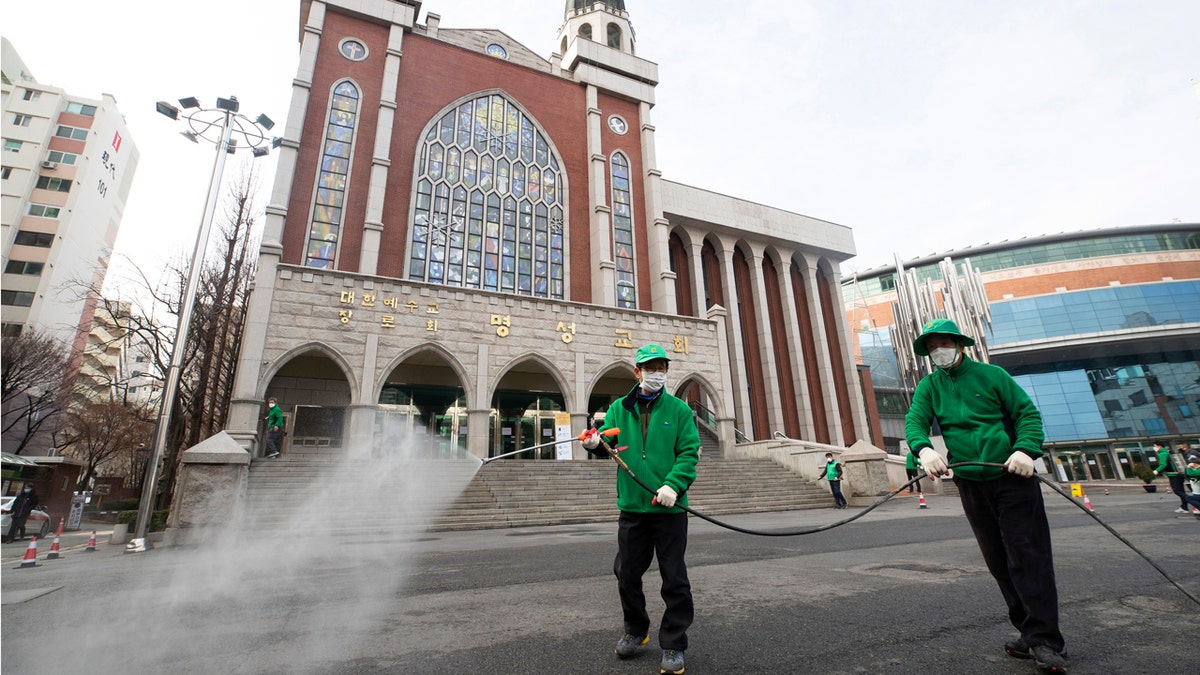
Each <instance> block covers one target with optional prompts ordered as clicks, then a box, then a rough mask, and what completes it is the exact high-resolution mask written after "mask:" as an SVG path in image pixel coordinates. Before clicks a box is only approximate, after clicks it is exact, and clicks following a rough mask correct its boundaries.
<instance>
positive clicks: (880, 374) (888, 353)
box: [858, 328, 901, 388]
mask: <svg viewBox="0 0 1200 675" xmlns="http://www.w3.org/2000/svg"><path fill="white" fill-rule="evenodd" d="M858 345H859V349H860V350H861V351H862V360H863V364H864V365H867V366H870V367H871V382H872V383H873V384H874V386H875V387H877V388H878V387H885V388H898V387H900V386H901V384H900V368H899V367H898V366H897V365H896V353H895V352H893V351H892V332H891V330H890V329H889V328H876V329H875V330H869V331H862V332H860V333H859V334H858Z"/></svg>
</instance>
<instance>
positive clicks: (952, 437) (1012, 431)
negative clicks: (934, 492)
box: [904, 355, 1045, 481]
mask: <svg viewBox="0 0 1200 675" xmlns="http://www.w3.org/2000/svg"><path fill="white" fill-rule="evenodd" d="M935 418H936V419H937V421H938V424H939V425H940V426H941V428H942V435H943V437H944V438H945V441H946V447H947V449H948V450H949V455H950V456H949V457H947V458H946V461H947V462H949V463H951V464H953V463H955V462H991V463H995V464H1003V463H1004V462H1005V461H1007V460H1008V458H1009V456H1010V455H1012V453H1013V451H1014V450H1020V451H1022V452H1024V453H1025V454H1027V455H1029V456H1030V457H1033V458H1034V459H1037V458H1038V457H1041V456H1042V440H1043V439H1044V438H1045V431H1044V430H1043V428H1042V414H1041V413H1040V412H1038V409H1037V407H1036V406H1035V405H1034V404H1033V401H1032V400H1030V398H1029V395H1028V394H1026V393H1025V390H1024V389H1021V387H1020V385H1018V384H1017V383H1016V381H1014V380H1013V379H1012V376H1011V375H1009V374H1008V373H1007V372H1006V371H1005V370H1004V369H1003V368H1001V367H999V366H994V365H992V364H990V363H979V362H977V361H972V360H971V359H969V358H967V356H966V355H963V357H962V362H961V363H959V364H958V365H957V366H955V367H953V368H950V369H949V370H943V369H941V368H939V369H937V370H935V371H934V372H932V373H930V374H929V375H926V376H925V378H924V379H922V380H921V381H920V382H919V383H918V384H917V389H916V391H915V392H913V402H912V407H911V408H909V410H908V414H907V415H906V416H905V418H904V432H905V437H906V439H907V441H908V447H910V448H912V451H913V452H915V453H918V454H919V453H920V452H921V450H922V449H923V448H929V447H932V446H933V444H932V443H930V441H929V428H930V425H931V423H932V422H933V420H934V419H935ZM1003 474H1004V469H1001V468H992V467H979V466H964V467H960V468H957V469H955V470H954V475H956V476H958V477H960V478H964V479H966V480H973V481H983V480H993V479H996V478H999V477H1000V476H1001V475H1003Z"/></svg>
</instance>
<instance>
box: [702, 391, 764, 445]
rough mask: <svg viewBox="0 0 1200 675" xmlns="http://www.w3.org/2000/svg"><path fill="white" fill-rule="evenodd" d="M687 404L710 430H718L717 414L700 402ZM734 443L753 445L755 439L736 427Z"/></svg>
mask: <svg viewBox="0 0 1200 675" xmlns="http://www.w3.org/2000/svg"><path fill="white" fill-rule="evenodd" d="M687 403H688V406H690V407H691V408H692V410H695V411H696V416H697V417H699V418H700V420H701V421H703V422H704V423H705V424H706V425H708V427H709V428H710V429H714V430H715V429H716V428H717V414H716V413H715V412H713V411H712V410H709V409H708V408H706V407H705V406H704V404H702V403H700V402H699V401H688V402H687ZM733 442H734V443H753V442H754V441H753V439H751V438H748V437H747V436H746V434H743V433H742V432H741V431H740V430H739V429H738V428H737V427H734V429H733Z"/></svg>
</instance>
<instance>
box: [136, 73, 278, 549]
mask: <svg viewBox="0 0 1200 675" xmlns="http://www.w3.org/2000/svg"><path fill="white" fill-rule="evenodd" d="M179 104H180V105H181V106H183V110H180V108H178V107H176V106H175V105H173V104H171V103H168V102H166V101H159V102H158V103H157V104H155V107H156V109H157V110H158V112H160V113H162V114H163V115H166V116H167V117H170V118H171V119H173V120H178V119H181V118H182V119H183V120H185V121H186V122H187V125H188V129H187V130H186V131H182V132H180V133H181V134H183V135H184V137H186V138H187V139H188V140H190V141H192V142H193V143H199V142H200V140H201V139H203V140H205V141H208V142H210V143H214V144H215V145H216V146H217V148H216V152H217V154H216V158H215V159H214V160H213V168H212V177H211V178H210V180H209V182H208V195H207V196H206V197H205V199H204V214H203V215H202V216H201V218H200V231H199V232H198V233H197V234H196V247H195V249H194V250H193V251H192V263H191V266H190V268H189V270H188V279H187V287H186V288H185V289H184V293H183V303H182V305H181V306H180V309H179V325H178V326H177V328H176V330H175V344H174V345H172V347H171V363H170V365H169V366H168V368H167V376H166V381H165V383H164V385H163V391H162V399H161V401H160V403H159V409H158V423H157V425H156V427H155V434H154V446H153V448H151V451H150V458H149V460H148V463H147V468H146V478H145V480H144V481H143V484H142V498H141V501H140V502H139V503H138V515H137V524H136V526H135V530H134V535H133V539H132V541H130V542H129V545H128V547H126V549H125V551H126V553H130V552H140V551H145V550H146V549H147V548H150V546H149V544H148V542H147V540H146V532H147V531H148V530H149V528H150V514H151V511H152V510H153V507H154V499H155V495H156V494H157V492H158V481H159V473H160V471H161V469H162V467H161V464H162V461H163V456H164V455H165V454H166V445H167V431H168V428H169V426H170V420H171V412H172V409H173V408H174V405H175V394H176V392H177V391H178V390H179V378H180V371H181V370H182V364H183V354H184V351H185V349H186V347H187V336H188V331H189V330H190V328H191V324H192V310H193V308H194V307H195V304H196V288H197V287H198V286H199V284H200V272H201V270H202V269H203V267H204V253H205V251H207V250H208V235H209V232H211V230H212V224H213V216H214V215H215V214H216V211H217V201H218V199H219V197H220V190H221V174H222V172H223V171H224V169H225V158H226V156H228V155H232V154H233V153H234V152H236V151H237V150H239V149H242V148H249V149H250V152H251V154H252V155H253V156H254V157H262V156H264V155H266V154H268V153H269V152H270V148H271V147H279V141H280V139H279V138H269V137H268V136H267V135H266V132H267V131H270V129H271V127H273V126H275V123H274V122H272V121H271V118H269V117H267V116H266V115H259V116H258V118H257V119H253V120H252V119H250V118H249V117H246V116H245V115H241V114H239V113H238V108H239V104H238V100H237V97H236V96H230V97H229V98H218V99H217V105H216V107H215V108H205V107H203V106H201V105H200V101H199V100H197V99H196V98H194V97H187V98H181V99H179ZM239 139H240V140H241V141H243V144H242V148H239V147H238V140H239Z"/></svg>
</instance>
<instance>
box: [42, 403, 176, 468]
mask: <svg viewBox="0 0 1200 675" xmlns="http://www.w3.org/2000/svg"><path fill="white" fill-rule="evenodd" d="M66 417H67V420H66V424H65V425H64V431H63V434H62V436H61V437H60V439H59V440H60V443H61V446H60V447H62V448H64V450H65V454H67V455H69V456H71V457H75V458H76V459H80V460H83V461H84V462H85V463H86V468H85V470H84V473H83V476H81V477H80V479H79V486H78V487H77V488H76V489H79V490H86V489H87V487H88V485H90V484H91V481H92V478H94V477H95V476H96V475H98V471H99V470H100V469H102V468H103V467H105V466H106V465H109V464H112V465H114V466H118V467H120V466H121V465H122V464H123V463H124V462H123V461H122V460H124V459H125V458H126V456H128V455H131V454H134V453H135V451H136V450H137V448H138V447H139V446H143V447H144V446H145V444H146V443H147V442H148V441H149V440H150V434H151V433H152V432H153V431H154V423H153V422H152V421H151V420H152V419H153V412H151V411H147V410H143V409H139V408H137V407H135V406H129V405H125V404H123V403H121V402H119V401H108V402H103V403H87V404H84V405H82V406H79V407H76V408H72V409H71V410H70V411H69V412H68V413H67V416H66Z"/></svg>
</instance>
